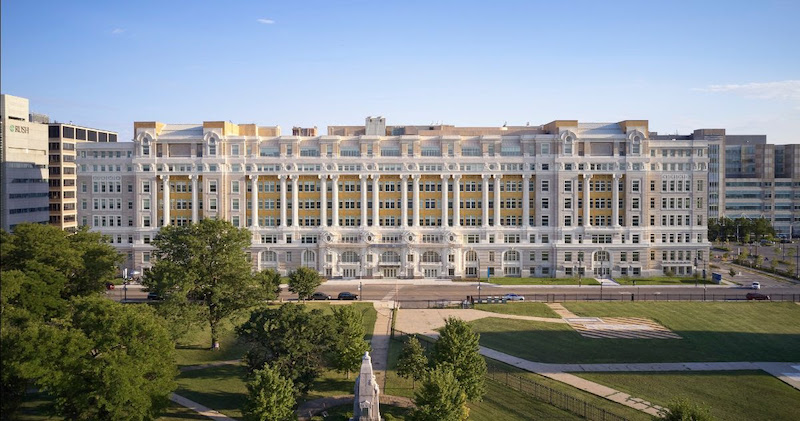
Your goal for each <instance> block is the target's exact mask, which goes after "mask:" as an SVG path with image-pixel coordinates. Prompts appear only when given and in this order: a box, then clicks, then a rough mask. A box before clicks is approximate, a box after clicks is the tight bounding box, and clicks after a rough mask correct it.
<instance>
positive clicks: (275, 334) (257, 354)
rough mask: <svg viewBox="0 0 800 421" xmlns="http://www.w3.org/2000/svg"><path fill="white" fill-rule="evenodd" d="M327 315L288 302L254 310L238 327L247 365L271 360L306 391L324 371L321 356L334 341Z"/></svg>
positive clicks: (298, 391) (254, 365)
mask: <svg viewBox="0 0 800 421" xmlns="http://www.w3.org/2000/svg"><path fill="white" fill-rule="evenodd" d="M328 319H329V318H328V317H327V316H325V315H323V314H322V312H321V311H320V310H316V309H315V310H311V311H306V308H305V306H304V305H296V304H288V303H287V304H284V305H282V306H280V307H278V308H267V307H264V308H259V309H256V310H254V311H253V312H252V313H251V314H250V319H249V320H248V321H246V322H245V323H243V324H242V325H241V326H239V327H238V328H237V329H236V332H237V334H238V335H239V339H240V340H241V341H242V342H243V343H244V344H245V345H246V346H247V348H248V350H247V353H246V354H245V357H244V359H245V362H246V363H247V366H248V368H249V369H250V370H251V371H255V370H256V369H260V368H261V367H263V366H264V364H269V365H270V366H271V367H273V368H275V369H276V370H278V371H279V372H280V374H281V376H283V377H285V378H287V379H290V380H291V381H292V383H293V384H294V386H295V389H296V390H297V393H298V394H302V393H306V392H307V391H308V390H309V389H310V388H311V385H312V383H313V382H314V380H315V379H316V378H317V377H318V376H319V374H320V372H321V371H322V367H323V363H324V361H323V358H322V357H323V355H324V354H325V353H327V351H328V344H329V343H330V342H331V341H332V338H331V335H330V321H329V320H328Z"/></svg>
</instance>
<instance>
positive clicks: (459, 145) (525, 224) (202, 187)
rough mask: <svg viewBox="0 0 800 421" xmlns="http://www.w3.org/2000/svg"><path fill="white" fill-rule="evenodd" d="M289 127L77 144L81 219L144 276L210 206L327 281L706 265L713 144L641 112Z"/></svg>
mask: <svg viewBox="0 0 800 421" xmlns="http://www.w3.org/2000/svg"><path fill="white" fill-rule="evenodd" d="M293 132H295V133H297V134H298V135H293V136H281V134H280V127H276V126H269V127H262V126H256V125H254V124H248V125H237V124H233V123H228V122H204V123H202V124H188V125H186V124H182V125H176V124H163V123H158V122H137V123H135V124H134V133H135V139H134V142H133V143H120V144H117V145H113V144H105V145H104V144H78V146H77V147H78V151H79V156H78V164H79V167H80V171H79V177H78V183H79V185H80V186H79V190H78V198H79V202H80V208H79V213H78V215H79V219H80V220H81V221H82V223H86V224H89V225H90V226H92V227H93V228H94V229H99V230H101V231H102V232H104V233H107V234H110V235H112V238H113V239H114V240H115V241H114V243H115V245H118V246H119V247H120V249H124V250H125V252H126V253H128V256H129V261H128V262H127V263H126V265H127V266H128V267H129V268H130V269H134V270H140V269H141V268H144V267H147V266H149V264H150V259H151V252H152V250H151V246H150V245H149V243H150V241H151V240H152V239H153V238H154V237H155V235H156V234H157V232H158V229H159V228H160V227H161V226H163V225H167V224H176V225H184V224H189V223H191V222H193V221H198V220H200V219H201V218H224V219H226V220H228V221H231V222H232V223H233V224H234V225H236V226H240V227H248V228H249V229H250V230H251V232H252V235H253V241H252V247H251V249H250V250H249V252H250V254H251V257H252V261H253V265H254V266H255V267H257V268H275V269H277V270H278V271H280V272H281V273H287V272H289V271H291V270H293V269H295V268H298V267H301V266H307V267H313V268H315V269H316V270H318V271H319V272H320V273H322V274H323V275H324V276H326V277H329V278H359V277H364V278H401V277H402V278H421V277H424V278H459V277H477V276H478V275H479V274H480V276H484V277H485V276H486V274H487V273H491V274H492V276H535V277H565V276H577V275H578V274H579V273H581V274H584V275H585V276H609V275H610V276H623V275H628V274H630V275H642V276H651V275H657V274H662V273H675V274H679V275H688V274H692V273H694V272H695V271H696V270H698V269H703V268H704V265H705V259H706V257H707V255H708V249H709V243H708V241H707V238H706V234H707V215H708V202H707V201H708V165H709V158H708V142H707V141H706V140H704V139H694V138H686V139H673V138H669V139H666V138H664V139H662V138H660V137H659V136H657V135H652V136H651V133H650V132H649V130H648V122H647V121H645V120H626V121H621V122H618V123H581V122H578V121H575V120H558V121H553V122H551V123H548V124H545V125H541V126H517V127H511V126H503V127H455V126H449V125H430V126H387V125H386V121H385V119H383V118H381V117H370V118H367V120H366V123H365V125H363V126H334V127H329V128H328V134H327V135H322V136H316V135H315V134H316V133H315V132H312V131H308V132H304V131H302V130H299V128H298V130H293ZM303 133H306V134H310V135H311V136H301V135H300V134H303ZM84 152H86V154H85V155H84ZM104 153H105V154H106V158H105V159H104V158H103V154H104ZM129 156H130V157H129ZM84 169H85V172H84ZM117 183H118V184H119V185H117ZM120 191H121V194H120V193H118V192H120ZM112 192H113V193H112ZM117 201H119V202H120V203H119V204H118V203H117ZM120 207H121V208H120Z"/></svg>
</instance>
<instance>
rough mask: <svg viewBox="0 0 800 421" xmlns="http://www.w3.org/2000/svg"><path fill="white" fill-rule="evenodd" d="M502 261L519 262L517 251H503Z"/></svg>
mask: <svg viewBox="0 0 800 421" xmlns="http://www.w3.org/2000/svg"><path fill="white" fill-rule="evenodd" d="M503 261H504V262H519V252H518V251H515V250H509V251H507V252H505V253H503Z"/></svg>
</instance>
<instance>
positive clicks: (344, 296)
mask: <svg viewBox="0 0 800 421" xmlns="http://www.w3.org/2000/svg"><path fill="white" fill-rule="evenodd" d="M338 298H339V299H340V300H357V299H358V294H353V293H352V292H347V291H345V292H340V293H339V297H338Z"/></svg>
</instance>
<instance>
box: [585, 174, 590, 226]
mask: <svg viewBox="0 0 800 421" xmlns="http://www.w3.org/2000/svg"><path fill="white" fill-rule="evenodd" d="M591 179H592V176H591V174H584V175H583V226H585V227H590V226H592V218H591V212H590V210H589V209H590V208H589V200H591V194H589V182H590V181H591Z"/></svg>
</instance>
